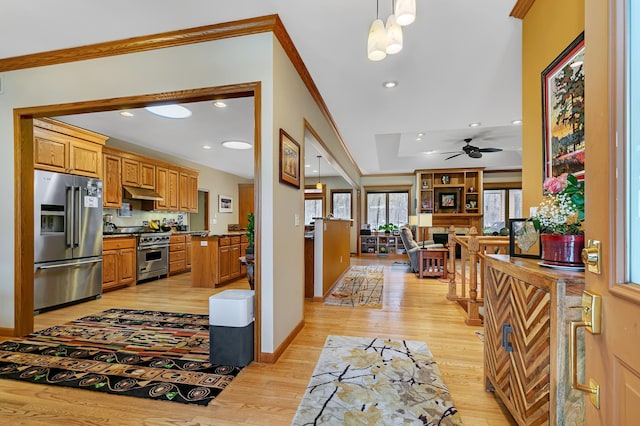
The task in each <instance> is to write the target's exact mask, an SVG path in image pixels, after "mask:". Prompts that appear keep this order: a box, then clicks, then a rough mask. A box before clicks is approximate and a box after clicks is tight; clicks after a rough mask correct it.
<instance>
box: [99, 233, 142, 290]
mask: <svg viewBox="0 0 640 426" xmlns="http://www.w3.org/2000/svg"><path fill="white" fill-rule="evenodd" d="M135 284H136V237H131V236H127V237H110V238H104V239H103V241H102V291H103V292H104V291H109V290H114V289H116V288H120V287H124V286H131V285H135Z"/></svg>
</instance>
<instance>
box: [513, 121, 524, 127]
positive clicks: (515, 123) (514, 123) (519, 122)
mask: <svg viewBox="0 0 640 426" xmlns="http://www.w3.org/2000/svg"><path fill="white" fill-rule="evenodd" d="M511 124H513V125H514V126H517V125H519V124H522V120H513V121H512V122H511Z"/></svg>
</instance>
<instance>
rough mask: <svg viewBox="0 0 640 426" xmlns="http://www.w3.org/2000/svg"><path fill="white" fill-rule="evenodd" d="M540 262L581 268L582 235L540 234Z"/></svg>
mask: <svg viewBox="0 0 640 426" xmlns="http://www.w3.org/2000/svg"><path fill="white" fill-rule="evenodd" d="M540 240H541V241H542V260H544V261H545V262H547V263H550V264H555V265H561V266H583V263H582V258H581V257H580V255H581V252H582V249H583V248H584V235H563V234H541V235H540Z"/></svg>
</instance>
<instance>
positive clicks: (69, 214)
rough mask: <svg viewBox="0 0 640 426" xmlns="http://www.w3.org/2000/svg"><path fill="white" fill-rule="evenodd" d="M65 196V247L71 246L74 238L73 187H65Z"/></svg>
mask: <svg viewBox="0 0 640 426" xmlns="http://www.w3.org/2000/svg"><path fill="white" fill-rule="evenodd" d="M66 191H67V192H66V197H67V203H66V206H65V209H66V211H65V213H66V214H65V220H66V222H67V223H65V224H64V234H65V240H66V241H65V243H66V245H67V247H71V248H73V239H74V233H73V231H74V228H73V222H74V211H73V187H70V186H67V188H66Z"/></svg>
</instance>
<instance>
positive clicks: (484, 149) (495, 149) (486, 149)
mask: <svg viewBox="0 0 640 426" xmlns="http://www.w3.org/2000/svg"><path fill="white" fill-rule="evenodd" d="M479 151H480V152H500V151H502V148H480V150H479Z"/></svg>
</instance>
